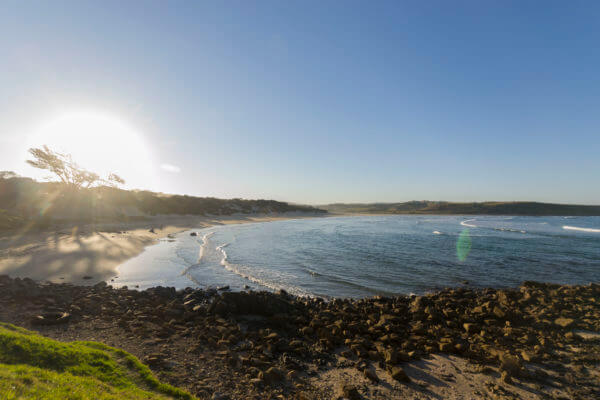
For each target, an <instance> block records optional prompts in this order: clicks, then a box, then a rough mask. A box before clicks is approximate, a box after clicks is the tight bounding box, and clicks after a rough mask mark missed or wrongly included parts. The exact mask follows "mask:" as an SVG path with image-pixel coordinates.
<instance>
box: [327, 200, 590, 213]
mask: <svg viewBox="0 0 600 400" xmlns="http://www.w3.org/2000/svg"><path fill="white" fill-rule="evenodd" d="M319 208H322V209H325V210H327V211H329V212H333V213H357V214H358V213H364V214H443V215H449V214H489V215H532V216H542V215H577V216H591V215H600V206H583V205H576V204H551V203H538V202H529V201H515V202H500V201H488V202H482V203H451V202H447V201H408V202H405V203H370V204H344V203H336V204H328V205H324V206H319Z"/></svg>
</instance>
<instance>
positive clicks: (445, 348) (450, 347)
mask: <svg viewBox="0 0 600 400" xmlns="http://www.w3.org/2000/svg"><path fill="white" fill-rule="evenodd" d="M439 347H440V351H441V352H443V353H450V352H452V351H454V343H440V345H439Z"/></svg>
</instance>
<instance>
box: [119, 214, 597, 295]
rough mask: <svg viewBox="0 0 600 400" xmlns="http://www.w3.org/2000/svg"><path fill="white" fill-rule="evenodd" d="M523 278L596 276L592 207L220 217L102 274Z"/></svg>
mask: <svg viewBox="0 0 600 400" xmlns="http://www.w3.org/2000/svg"><path fill="white" fill-rule="evenodd" d="M192 232H196V233H197V236H191V235H190V233H192ZM526 280H536V281H543V282H556V283H569V284H587V283H589V282H599V281H600V217H517V216H515V217H510V216H431V215H418V216H415V215H390V216H352V217H327V218H311V219H296V220H285V221H281V220H280V221H273V222H261V223H250V224H240V225H221V226H215V227H210V228H205V229H198V230H193V231H188V232H183V233H180V234H178V235H176V236H175V237H174V238H167V239H163V240H161V241H160V242H159V243H158V244H156V245H153V246H150V247H148V248H146V250H145V251H144V252H143V253H142V254H140V255H139V256H137V257H135V258H132V259H130V260H128V261H127V262H125V263H124V264H122V265H121V266H120V267H119V276H118V278H115V279H114V281H113V282H109V283H110V284H112V285H114V286H116V287H119V286H123V285H127V286H129V287H130V288H133V287H135V286H138V287H139V288H140V289H144V288H147V287H152V286H158V285H161V286H175V287H176V288H185V287H202V288H210V287H221V286H229V287H230V289H231V290H244V289H245V288H248V287H249V288H251V289H254V290H279V289H284V290H285V291H287V292H288V293H291V294H295V295H300V296H319V297H325V298H332V297H353V298H360V297H368V296H374V295H396V294H422V293H425V292H428V291H434V290H438V289H441V288H444V287H456V286H469V287H514V286H517V285H519V284H520V283H521V282H523V281H526Z"/></svg>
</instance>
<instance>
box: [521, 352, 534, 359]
mask: <svg viewBox="0 0 600 400" xmlns="http://www.w3.org/2000/svg"><path fill="white" fill-rule="evenodd" d="M534 357H535V356H534V355H533V353H531V352H529V351H525V350H523V351H522V352H521V358H523V360H525V361H532V360H533V359H534Z"/></svg>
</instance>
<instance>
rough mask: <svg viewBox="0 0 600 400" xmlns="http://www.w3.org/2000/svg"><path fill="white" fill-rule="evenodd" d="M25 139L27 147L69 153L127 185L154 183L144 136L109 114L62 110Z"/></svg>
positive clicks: (77, 159)
mask: <svg viewBox="0 0 600 400" xmlns="http://www.w3.org/2000/svg"><path fill="white" fill-rule="evenodd" d="M28 142H29V143H28V146H27V147H28V148H30V147H40V146H42V145H48V147H50V148H51V149H52V150H56V151H58V152H61V153H68V154H71V155H72V156H73V160H74V161H75V162H76V163H77V164H79V165H80V166H82V167H84V168H86V169H88V170H90V171H94V172H97V173H99V174H100V175H102V176H106V175H108V174H109V173H111V172H114V173H117V174H118V175H120V176H121V177H123V178H124V179H125V181H126V182H127V185H126V186H127V187H139V188H150V187H151V186H153V185H152V183H153V176H154V175H155V174H154V173H153V172H154V171H153V170H154V163H153V162H152V156H151V154H150V151H149V149H148V146H147V144H146V142H145V140H144V138H143V136H142V135H141V134H139V133H138V132H137V131H136V130H135V129H134V128H133V127H131V126H130V125H128V124H127V123H126V122H124V121H122V120H120V119H119V118H116V117H114V116H112V115H109V114H103V113H99V112H93V111H78V112H71V113H67V114H63V115H60V116H58V117H56V118H54V119H52V120H50V121H48V122H46V123H44V124H43V125H41V126H40V128H39V129H38V130H37V131H36V132H35V133H34V134H33V135H32V136H31V138H30V140H29V141H28Z"/></svg>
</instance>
